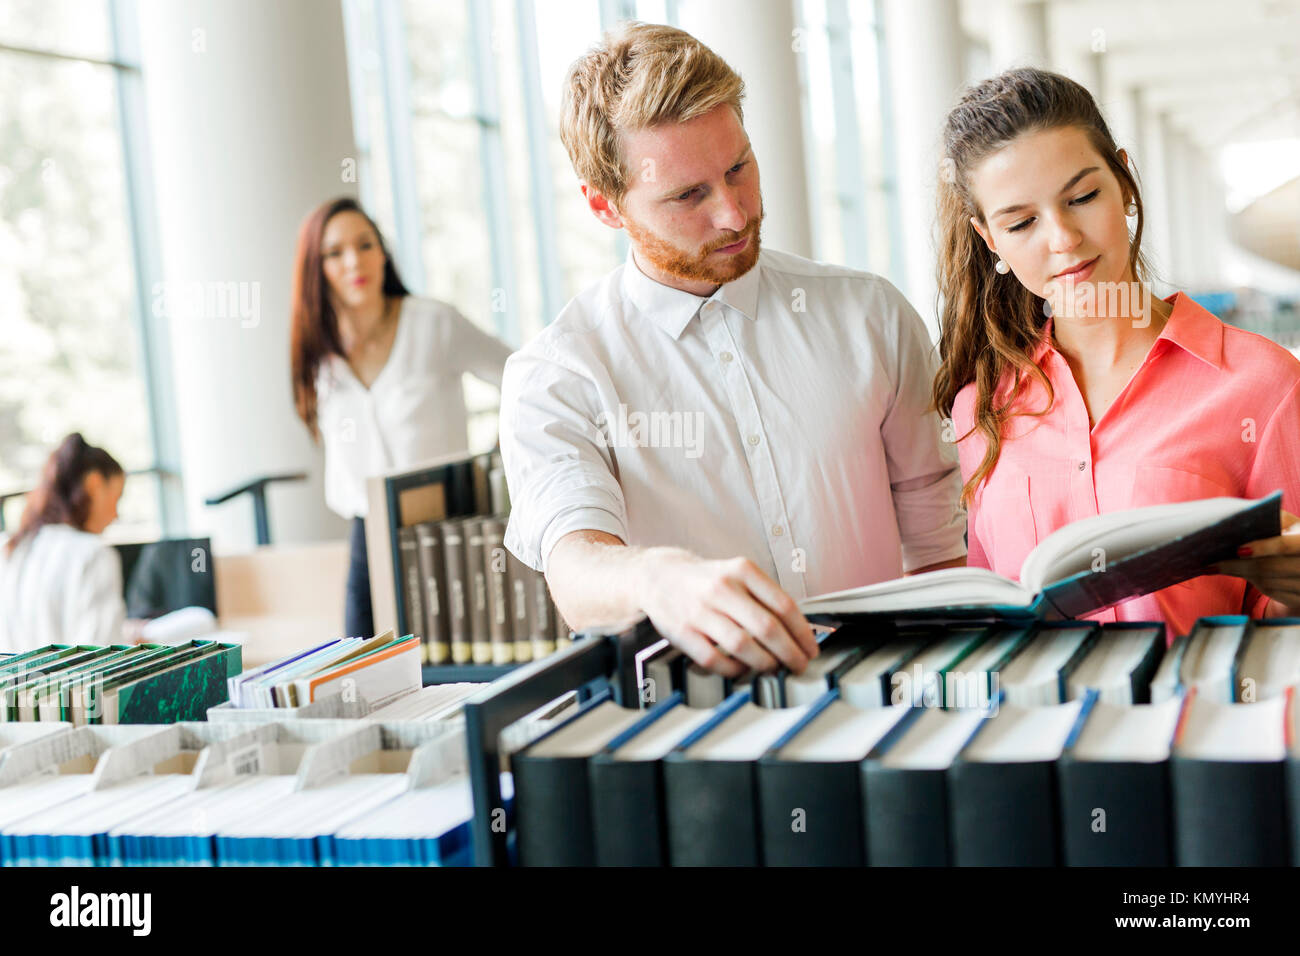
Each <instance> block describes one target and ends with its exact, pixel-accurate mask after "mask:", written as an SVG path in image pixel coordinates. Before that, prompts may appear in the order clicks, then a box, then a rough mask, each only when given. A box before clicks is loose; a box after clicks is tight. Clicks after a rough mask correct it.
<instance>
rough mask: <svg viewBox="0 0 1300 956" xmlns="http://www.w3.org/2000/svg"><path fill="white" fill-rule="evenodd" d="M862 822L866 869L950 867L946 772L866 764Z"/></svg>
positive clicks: (879, 763) (862, 771) (866, 761)
mask: <svg viewBox="0 0 1300 956" xmlns="http://www.w3.org/2000/svg"><path fill="white" fill-rule="evenodd" d="M860 767H861V773H862V804H863V812H862V819H863V822H864V823H865V832H866V840H867V865H868V866H947V865H948V857H949V852H948V792H947V783H946V780H945V778H944V772H943V771H942V770H905V769H901V768H898V767H886V766H884V765H883V764H882V763H881V762H880V761H879V760H877V759H874V758H873V759H868V760H864V761H863V762H862V763H861V764H860Z"/></svg>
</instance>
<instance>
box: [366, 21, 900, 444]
mask: <svg viewBox="0 0 1300 956" xmlns="http://www.w3.org/2000/svg"><path fill="white" fill-rule="evenodd" d="M344 9H345V21H346V22H347V23H348V49H349V60H350V61H352V63H351V64H350V66H349V69H350V71H351V73H352V77H353V102H354V116H355V117H356V122H357V124H358V130H357V142H358V147H359V149H360V150H361V151H362V154H363V155H362V157H361V161H360V163H359V167H360V169H361V170H362V177H363V178H362V182H361V187H362V198H363V201H365V202H366V203H367V204H368V205H369V206H370V207H371V208H372V209H373V210H374V214H375V216H376V218H377V219H378V220H379V222H380V224H381V226H382V227H383V228H384V229H385V230H386V231H387V232H388V234H389V236H390V238H392V239H393V242H394V246H395V247H396V248H395V254H396V255H397V257H398V259H399V262H401V263H402V264H403V268H404V269H406V274H407V275H408V276H411V277H415V276H419V277H420V278H419V281H411V282H410V284H411V285H412V288H413V289H415V290H416V291H418V292H421V293H424V294H428V295H431V296H434V297H436V298H440V299H444V300H446V301H448V302H451V303H452V304H454V305H455V306H456V307H457V308H459V309H460V310H461V311H462V312H463V313H464V314H465V315H466V316H467V317H469V318H470V319H471V320H472V321H474V322H477V323H478V324H479V325H481V326H482V327H484V328H485V329H488V330H490V331H492V332H494V333H495V334H497V335H498V336H500V337H501V338H502V339H504V340H505V341H506V342H508V343H510V344H512V345H515V346H518V345H521V344H523V343H524V342H526V341H527V340H528V339H530V338H532V337H533V336H534V335H536V334H537V333H538V332H539V331H540V330H541V329H542V327H543V326H545V325H546V323H548V322H550V321H551V320H552V319H553V318H554V317H555V315H556V314H557V313H558V312H559V310H560V309H561V308H562V307H563V305H564V303H565V302H567V301H568V300H569V299H570V298H572V297H573V296H574V295H576V294H577V293H578V292H579V291H581V290H582V289H583V288H584V287H586V286H587V285H589V284H591V283H592V282H594V281H595V280H597V279H598V278H599V277H600V276H602V275H604V274H605V273H607V272H608V271H609V270H610V269H612V268H614V267H616V266H617V265H618V264H619V263H620V262H622V261H623V257H624V255H625V254H626V243H625V240H624V237H623V235H622V233H621V232H617V231H615V230H612V229H609V228H608V227H606V226H603V225H601V224H600V223H599V222H597V221H596V219H595V218H594V217H593V216H592V215H591V213H590V211H589V210H588V209H587V207H586V205H585V203H584V202H583V200H582V197H581V195H580V194H579V192H578V188H577V181H576V178H575V176H574V173H573V169H572V166H571V165H570V163H569V157H568V155H567V153H566V152H565V150H564V147H563V145H562V144H561V142H560V137H559V108H560V99H561V91H562V85H563V80H564V76H565V74H566V72H567V71H568V68H569V65H570V64H571V63H572V62H573V61H574V60H575V59H577V58H578V57H579V56H581V55H582V54H583V53H584V52H585V51H586V50H587V49H588V48H589V47H590V46H592V45H593V44H594V43H596V42H597V41H598V40H599V39H600V36H601V34H602V32H603V30H604V29H606V28H607V27H610V26H612V25H613V24H614V23H615V22H616V21H618V20H619V19H622V18H624V17H627V16H635V17H637V18H639V19H641V20H643V21H646V22H660V23H665V22H666V23H675V22H676V19H677V4H676V3H675V2H673V0H657V2H656V0H636V2H633V0H447V2H441V3H424V2H419V0H346V2H345V7H344ZM800 10H801V17H802V23H803V29H804V32H805V33H806V34H807V37H806V39H807V47H806V50H805V56H804V62H803V73H804V77H805V90H804V96H805V113H806V115H807V116H808V117H809V126H810V127H811V128H810V130H809V131H808V136H807V142H808V149H809V180H810V184H809V185H810V188H809V195H810V198H811V207H812V210H813V216H814V223H813V226H814V233H815V240H814V241H815V244H816V248H815V250H814V252H815V255H816V256H817V257H818V258H823V259H827V260H831V261H836V262H843V263H845V264H847V265H850V266H853V267H855V268H860V269H870V270H872V271H875V272H880V273H885V274H888V273H890V271H891V268H892V267H893V266H895V265H896V264H897V263H896V262H895V257H894V255H893V254H892V250H893V249H895V248H896V247H897V242H896V241H895V239H894V236H895V235H896V230H897V203H896V192H895V184H894V181H893V172H892V166H891V159H890V155H891V153H890V149H889V136H890V122H891V120H890V117H889V115H888V113H887V111H886V110H885V109H884V106H885V97H884V95H883V92H882V84H881V63H880V57H879V55H878V51H879V49H880V45H881V36H880V28H879V18H878V17H877V15H876V5H875V4H864V3H850V2H848V0H801V3H800ZM367 170H369V174H368V175H367V172H366V171H367ZM403 170H406V171H407V172H408V173H409V175H403ZM390 210H391V212H390ZM405 210H412V211H413V215H412V217H411V221H410V222H407V223H404V222H403V221H402V217H403V212H404V211H405ZM412 249H416V250H418V252H414V253H413V252H412ZM466 381H467V392H466V395H467V400H468V402H469V405H470V407H471V412H472V420H471V448H472V449H474V450H478V449H479V448H483V447H490V446H491V445H492V443H493V442H494V441H495V436H496V419H495V412H496V408H495V403H496V400H497V399H496V394H495V391H494V390H492V389H489V388H486V387H484V386H481V384H480V383H477V382H475V381H473V380H472V379H468V378H467V380H466Z"/></svg>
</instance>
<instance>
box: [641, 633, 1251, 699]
mask: <svg viewBox="0 0 1300 956" xmlns="http://www.w3.org/2000/svg"><path fill="white" fill-rule="evenodd" d="M1243 620H1244V619H1243ZM1240 630H1242V631H1244V630H1245V628H1244V625H1242V627H1241V628H1240ZM1165 643H1166V639H1165V629H1164V625H1162V624H1143V623H1132V622H1124V623H1117V624H1097V623H1094V622H1092V621H1054V622H1033V621H1030V622H1000V623H951V624H920V623H916V624H910V623H907V622H902V623H901V624H900V625H898V626H893V627H884V626H881V625H878V624H872V623H869V622H855V623H851V624H846V625H844V626H843V627H841V628H839V629H838V630H836V631H835V632H833V633H832V634H830V635H828V636H826V637H825V638H824V639H823V640H822V643H821V653H820V654H819V655H818V656H817V657H815V658H813V659H812V661H810V662H809V665H808V667H807V668H806V669H805V670H804V672H803V673H802V674H792V673H790V672H789V671H787V670H780V671H777V672H775V673H772V674H763V675H759V676H754V675H753V674H750V675H747V676H745V677H743V678H737V679H734V680H728V679H726V678H723V677H721V676H720V675H717V674H713V673H710V672H709V671H707V670H705V669H704V668H702V667H700V666H698V665H695V664H690V663H689V661H688V660H687V658H685V656H684V655H682V653H681V652H680V651H679V650H677V649H676V648H673V647H671V646H667V645H666V644H664V645H661V646H659V647H657V648H655V649H653V650H651V651H650V652H648V653H647V655H646V656H645V658H644V659H643V661H642V665H641V666H642V677H641V682H640V686H641V687H642V688H643V695H642V696H643V698H644V700H645V702H647V703H653V702H655V701H657V700H662V699H663V698H665V697H667V696H668V695H669V694H671V693H673V692H674V691H677V692H680V693H681V694H682V695H683V697H684V698H685V701H686V703H687V704H688V705H689V706H692V707H712V706H716V705H717V704H720V703H721V702H722V701H723V700H724V699H726V698H727V697H728V696H730V695H731V694H732V693H734V692H735V691H737V690H740V689H742V688H749V689H752V691H753V696H754V700H755V701H756V702H757V703H759V704H761V705H763V706H766V707H785V706H793V705H796V704H806V703H811V702H812V701H814V700H816V699H817V698H818V697H820V696H821V695H822V694H824V693H825V692H826V690H827V689H828V688H829V687H838V688H839V690H840V693H841V696H842V697H843V699H844V700H845V701H846V702H848V703H850V704H853V705H854V706H858V707H880V706H884V705H888V704H911V705H914V706H922V707H948V708H953V707H956V708H963V709H965V708H972V707H974V708H988V707H989V706H990V705H991V704H992V703H993V702H994V701H996V699H997V698H998V696H999V694H1002V695H1003V696H1004V698H1005V700H1006V702H1007V703H1011V704H1021V705H1025V706H1033V705H1039V704H1056V703H1063V702H1065V701H1067V700H1073V699H1077V698H1078V697H1081V696H1082V695H1083V693H1084V692H1085V691H1086V690H1087V689H1088V688H1095V689H1096V690H1097V691H1098V692H1099V693H1100V694H1101V695H1102V699H1103V700H1105V701H1107V702H1115V703H1145V702H1147V701H1148V700H1149V699H1150V694H1151V691H1150V685H1151V682H1152V680H1153V679H1154V678H1155V676H1156V669H1157V666H1158V665H1159V664H1160V662H1161V661H1162V660H1164V659H1165ZM1185 646H1186V641H1180V642H1178V643H1176V644H1175V651H1174V653H1175V654H1180V653H1181V649H1182V648H1183V647H1185Z"/></svg>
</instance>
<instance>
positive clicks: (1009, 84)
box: [933, 69, 1149, 500]
mask: <svg viewBox="0 0 1300 956" xmlns="http://www.w3.org/2000/svg"><path fill="white" fill-rule="evenodd" d="M1067 126H1073V127H1077V128H1079V129H1081V130H1082V131H1083V132H1084V133H1085V134H1086V135H1087V137H1088V139H1089V140H1090V141H1091V143H1092V145H1093V147H1094V148H1095V149H1096V150H1097V152H1098V154H1100V156H1101V157H1102V159H1103V160H1105V162H1106V165H1107V166H1108V167H1109V169H1110V171H1111V172H1112V173H1114V174H1115V177H1116V178H1117V179H1118V180H1119V182H1120V188H1121V189H1122V190H1123V191H1124V193H1125V197H1126V199H1128V198H1131V199H1132V201H1133V202H1134V203H1136V204H1137V227H1136V229H1135V230H1134V233H1133V239H1132V242H1131V244H1130V247H1129V268H1130V269H1131V270H1132V272H1133V277H1134V279H1136V280H1138V281H1142V282H1145V281H1147V277H1148V274H1149V269H1148V267H1147V264H1146V260H1145V259H1143V257H1142V252H1141V249H1142V221H1143V215H1142V197H1141V195H1140V193H1139V191H1138V183H1137V179H1136V177H1135V176H1134V175H1133V173H1132V172H1130V171H1129V169H1128V167H1127V166H1126V165H1125V164H1124V162H1122V161H1121V159H1120V157H1119V150H1118V149H1117V147H1116V146H1115V140H1114V138H1113V137H1112V136H1111V133H1110V129H1109V127H1107V125H1106V121H1105V119H1103V118H1102V115H1101V110H1100V109H1099V108H1098V107H1097V103H1096V101H1095V100H1094V99H1093V98H1092V94H1091V93H1089V92H1088V91H1087V90H1086V89H1085V88H1084V87H1082V86H1080V85H1079V84H1078V83H1076V82H1074V81H1073V80H1071V79H1069V78H1068V77H1064V76H1061V75H1060V74H1057V73H1049V72H1047V71H1045V70H1036V69H1018V70H1008V71H1007V72H1005V73H1002V74H1000V75H998V76H995V77H992V78H991V79H987V80H985V81H983V82H982V83H979V84H977V85H976V86H973V87H971V88H969V89H967V90H966V92H965V93H964V94H963V95H962V97H961V100H960V101H959V102H958V103H957V106H956V107H954V108H953V110H952V112H950V113H949V114H948V118H947V121H946V122H945V123H944V129H943V145H944V159H943V161H942V163H941V166H940V175H939V186H938V217H939V236H938V279H939V295H940V297H941V303H940V307H939V327H940V334H939V356H940V359H941V364H940V367H939V373H938V375H937V376H936V377H935V381H934V396H933V397H934V406H935V408H937V409H938V410H939V413H940V414H941V415H943V416H945V417H947V416H950V415H951V414H952V406H953V401H954V400H955V399H956V397H957V393H958V392H960V391H961V390H962V388H964V387H965V386H966V385H968V384H969V383H971V382H975V383H976V393H975V409H974V427H973V428H972V430H971V432H970V433H968V435H969V434H973V433H974V432H975V431H978V432H980V433H981V434H982V435H983V436H984V437H985V438H986V439H987V443H988V444H987V447H986V450H985V452H984V460H983V461H981V462H980V465H979V467H978V468H977V469H976V470H975V473H974V474H972V475H971V477H970V479H969V480H968V481H967V482H966V484H965V486H964V487H963V488H962V499H963V500H969V498H970V496H971V494H973V493H974V490H975V489H976V488H977V487H979V483H980V482H981V481H983V480H984V479H985V478H987V477H988V475H989V474H990V473H991V472H992V471H993V468H994V466H995V465H996V464H997V462H998V457H999V456H1000V455H1001V452H1002V425H1003V423H1004V422H1005V421H1007V420H1008V419H1009V418H1011V417H1012V416H1013V415H1015V414H1031V415H1044V414H1046V413H1047V412H1048V411H1049V410H1050V409H1051V407H1052V402H1053V401H1054V400H1055V396H1054V394H1053V390H1052V386H1051V383H1050V382H1049V381H1048V380H1047V375H1046V374H1045V373H1044V372H1043V370H1042V369H1041V368H1039V367H1038V365H1037V364H1036V363H1035V362H1034V360H1033V353H1034V350H1035V348H1036V346H1037V345H1038V343H1039V341H1040V340H1041V336H1042V330H1043V325H1044V322H1045V312H1044V309H1043V305H1044V300H1043V299H1040V298H1039V297H1038V296H1036V295H1035V294H1034V293H1032V292H1030V291H1029V290H1028V289H1026V288H1025V287H1024V286H1023V285H1021V284H1020V283H1019V282H1017V281H1016V280H1015V278H1014V277H1013V276H1009V275H1008V276H1002V275H998V273H997V272H995V271H994V268H993V266H994V264H995V263H994V260H993V258H992V256H991V255H990V254H989V251H988V247H987V246H986V245H985V244H984V241H983V240H982V239H981V238H980V236H979V234H978V233H976V231H975V229H974V228H973V227H972V225H971V222H970V219H971V217H972V216H974V217H976V218H977V219H979V220H980V221H981V222H982V221H984V211H983V210H982V209H980V208H979V204H978V203H977V202H976V201H975V198H974V196H973V195H972V194H971V190H970V174H971V171H972V170H973V169H974V168H975V167H976V166H978V165H979V164H980V162H981V161H983V160H984V159H985V158H986V157H987V156H989V155H990V154H991V153H993V152H995V151H997V150H999V149H1001V148H1002V147H1003V146H1006V145H1007V144H1008V143H1010V142H1011V141H1012V140H1013V139H1015V138H1016V137H1018V136H1021V135H1022V134H1024V133H1032V132H1038V131H1041V130H1047V129H1057V128H1060V127H1067ZM1008 371H1010V372H1011V373H1012V387H1011V390H1010V394H1009V395H1008V396H1007V398H1006V400H1005V401H1004V402H1002V403H1001V404H996V403H995V399H996V398H997V395H996V392H997V389H998V384H999V382H1000V381H1001V380H1002V377H1003V375H1004V374H1005V373H1007V372H1008ZM1030 377H1032V378H1035V379H1037V380H1038V381H1040V382H1041V383H1042V384H1043V386H1044V387H1045V388H1046V389H1047V406H1046V407H1045V408H1043V409H1041V410H1039V411H1036V412H1025V411H1023V410H1021V409H1016V408H1014V406H1015V403H1016V400H1017V399H1018V398H1019V397H1020V395H1021V393H1022V392H1023V390H1024V387H1025V386H1026V385H1027V384H1028V380H1029V378H1030ZM966 437H968V436H967V435H962V436H960V437H959V438H958V441H961V440H962V439H964V438H966Z"/></svg>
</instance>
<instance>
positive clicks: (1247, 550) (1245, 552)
mask: <svg viewBox="0 0 1300 956" xmlns="http://www.w3.org/2000/svg"><path fill="white" fill-rule="evenodd" d="M1253 553H1254V552H1253V551H1252V549H1251V547H1250V545H1248V544H1243V545H1242V546H1241V547H1240V548H1238V549H1237V557H1239V558H1249V557H1250V556H1251V554H1253Z"/></svg>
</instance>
